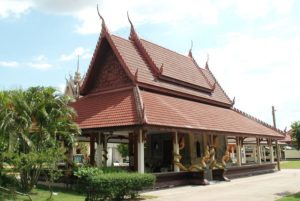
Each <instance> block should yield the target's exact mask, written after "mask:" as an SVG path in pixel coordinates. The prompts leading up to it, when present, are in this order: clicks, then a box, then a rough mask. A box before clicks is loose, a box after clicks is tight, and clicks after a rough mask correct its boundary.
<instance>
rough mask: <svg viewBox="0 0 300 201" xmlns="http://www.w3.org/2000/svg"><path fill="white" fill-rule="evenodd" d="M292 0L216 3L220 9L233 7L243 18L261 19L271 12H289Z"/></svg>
mask: <svg viewBox="0 0 300 201" xmlns="http://www.w3.org/2000/svg"><path fill="white" fill-rule="evenodd" d="M293 3H294V1H293V0H285V1H282V0H251V1H250V0H247V1H241V0H226V1H223V0H218V1H217V3H216V5H217V7H218V8H219V9H220V10H228V9H233V11H234V12H235V13H236V14H237V15H238V16H240V17H241V18H243V19H247V20H255V19H261V18H263V17H265V16H267V15H268V14H270V13H271V12H274V13H275V14H279V15H286V14H289V13H290V11H291V9H292V6H293Z"/></svg>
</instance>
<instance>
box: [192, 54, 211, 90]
mask: <svg viewBox="0 0 300 201" xmlns="http://www.w3.org/2000/svg"><path fill="white" fill-rule="evenodd" d="M189 58H191V59H192V61H193V63H194V64H195V66H196V67H197V69H198V70H199V71H200V73H201V75H202V76H203V77H204V79H205V80H206V82H207V83H208V85H209V86H210V87H211V89H212V91H214V86H215V83H214V85H212V83H210V81H209V80H208V78H207V77H206V75H205V74H204V73H203V71H202V69H201V68H200V66H199V65H198V63H197V61H196V60H195V59H194V57H193V55H192V51H191V50H190V52H189ZM203 70H204V69H203ZM215 81H216V79H215Z"/></svg>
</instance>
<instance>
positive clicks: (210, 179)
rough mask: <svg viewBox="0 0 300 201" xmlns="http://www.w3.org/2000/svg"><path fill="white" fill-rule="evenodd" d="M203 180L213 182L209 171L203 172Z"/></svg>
mask: <svg viewBox="0 0 300 201" xmlns="http://www.w3.org/2000/svg"><path fill="white" fill-rule="evenodd" d="M204 178H205V179H207V180H208V181H212V180H213V174H212V170H211V169H207V170H204Z"/></svg>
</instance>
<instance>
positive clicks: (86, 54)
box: [60, 47, 92, 61]
mask: <svg viewBox="0 0 300 201" xmlns="http://www.w3.org/2000/svg"><path fill="white" fill-rule="evenodd" d="M78 56H79V58H80V59H91V57H92V54H91V51H90V49H86V48H83V47H77V48H76V49H75V50H74V51H73V52H72V53H70V54H62V55H61V56H60V60H61V61H70V60H73V59H77V57H78Z"/></svg>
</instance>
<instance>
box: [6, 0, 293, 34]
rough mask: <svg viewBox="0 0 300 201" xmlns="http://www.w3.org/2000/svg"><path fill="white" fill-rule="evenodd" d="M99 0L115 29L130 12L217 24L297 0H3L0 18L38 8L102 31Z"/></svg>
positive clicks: (148, 18)
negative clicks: (232, 16)
mask: <svg viewBox="0 0 300 201" xmlns="http://www.w3.org/2000/svg"><path fill="white" fill-rule="evenodd" d="M97 3H98V4H99V7H100V12H101V14H102V15H103V17H104V18H105V20H106V21H107V25H108V27H109V28H110V30H111V31H116V30H118V29H120V28H124V27H126V26H129V23H128V22H127V17H126V12H127V11H129V12H130V16H131V18H132V20H133V22H134V23H135V24H136V25H139V24H144V23H169V24H173V25H175V26H176V25H177V24H178V23H179V22H182V21H184V20H188V21H189V22H195V23H202V24H217V23H218V21H219V15H220V13H221V12H223V11H228V12H232V13H235V14H236V15H238V16H239V17H242V18H244V19H248V20H253V19H259V18H263V17H265V16H267V15H268V14H270V13H271V12H275V13H276V14H279V15H286V14H289V12H290V11H291V9H292V6H293V0H285V1H282V0H251V1H250V0H248V1H240V0H226V1H224V0H185V1H184V3H182V1H181V0H164V1H161V0H143V1H140V0H123V1H119V0H103V1H99V0H85V1H80V0H76V1H74V0H43V1H40V0H22V1H20V0H2V1H1V2H0V17H1V16H5V17H8V16H9V14H21V13H24V12H25V11H26V10H28V9H29V8H34V9H37V10H41V11H44V12H48V13H55V14H61V15H71V16H73V17H75V18H77V19H78V20H79V24H78V25H77V27H76V31H77V32H79V33H81V34H89V33H99V32H100V29H101V24H100V23H101V21H100V19H99V17H98V16H97V11H96V5H97ZM195 23H193V24H195Z"/></svg>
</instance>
